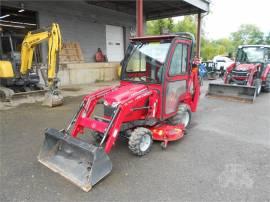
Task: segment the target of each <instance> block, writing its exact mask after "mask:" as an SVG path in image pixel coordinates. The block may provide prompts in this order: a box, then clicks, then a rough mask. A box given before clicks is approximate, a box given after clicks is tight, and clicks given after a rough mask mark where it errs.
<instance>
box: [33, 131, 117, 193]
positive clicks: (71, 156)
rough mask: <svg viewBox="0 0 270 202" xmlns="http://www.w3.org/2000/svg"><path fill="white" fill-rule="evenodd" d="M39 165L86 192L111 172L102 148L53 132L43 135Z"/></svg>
mask: <svg viewBox="0 0 270 202" xmlns="http://www.w3.org/2000/svg"><path fill="white" fill-rule="evenodd" d="M38 161H39V162H40V163H42V164H43V165H45V166H47V167H48V168H50V169H51V170H53V171H54V172H56V173H59V174H60V175H62V176H63V177H65V178H67V179H68V180H70V181H71V182H72V183H74V184H75V185H77V186H79V187H80V188H81V189H82V190H84V191H86V192H88V191H90V190H91V188H92V186H94V185H95V184H96V183H98V182H99V181H100V180H101V179H102V178H104V177H105V176H107V175H108V174H109V173H110V172H111V170H112V163H111V160H110V158H109V156H108V155H107V154H106V153H105V152H104V150H103V148H102V147H96V146H94V145H92V144H88V143H87V142H84V141H82V140H79V139H77V138H74V137H71V136H70V135H68V134H66V133H64V132H61V131H58V130H56V129H53V128H49V129H46V131H45V141H44V144H43V146H42V148H41V151H40V153H39V156H38Z"/></svg>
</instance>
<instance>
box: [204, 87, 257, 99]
mask: <svg viewBox="0 0 270 202" xmlns="http://www.w3.org/2000/svg"><path fill="white" fill-rule="evenodd" d="M207 95H208V96H210V97H220V98H225V99H229V100H237V101H243V102H249V103H253V102H254V100H255V98H256V88H255V87H250V86H240V85H232V84H217V83H210V84H209V86H208V93H207Z"/></svg>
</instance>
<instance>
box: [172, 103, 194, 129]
mask: <svg viewBox="0 0 270 202" xmlns="http://www.w3.org/2000/svg"><path fill="white" fill-rule="evenodd" d="M168 122H169V124H171V125H178V124H183V125H184V126H185V128H188V127H189V125H190V122H191V111H190V109H189V107H188V106H187V105H186V104H180V105H179V107H178V110H177V113H176V115H174V116H173V117H171V118H169V119H168Z"/></svg>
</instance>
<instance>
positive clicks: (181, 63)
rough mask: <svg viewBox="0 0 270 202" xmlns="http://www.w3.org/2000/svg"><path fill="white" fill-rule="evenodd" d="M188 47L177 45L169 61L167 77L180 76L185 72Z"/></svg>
mask: <svg viewBox="0 0 270 202" xmlns="http://www.w3.org/2000/svg"><path fill="white" fill-rule="evenodd" d="M187 60H188V46H187V45H185V44H177V45H176V47H175V49H174V53H173V56H172V60H171V65H170V69H169V76H175V75H181V74H185V73H186V72H187Z"/></svg>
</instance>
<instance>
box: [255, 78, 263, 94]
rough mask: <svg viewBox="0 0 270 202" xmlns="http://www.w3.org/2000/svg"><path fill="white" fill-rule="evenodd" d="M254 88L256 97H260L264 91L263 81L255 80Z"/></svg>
mask: <svg viewBox="0 0 270 202" xmlns="http://www.w3.org/2000/svg"><path fill="white" fill-rule="evenodd" d="M254 86H255V87H256V95H257V96H258V95H260V93H261V90H262V80H261V79H255V81H254Z"/></svg>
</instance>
